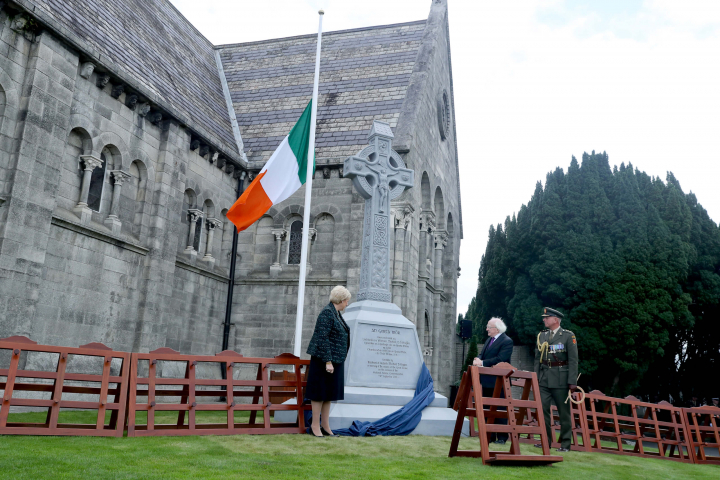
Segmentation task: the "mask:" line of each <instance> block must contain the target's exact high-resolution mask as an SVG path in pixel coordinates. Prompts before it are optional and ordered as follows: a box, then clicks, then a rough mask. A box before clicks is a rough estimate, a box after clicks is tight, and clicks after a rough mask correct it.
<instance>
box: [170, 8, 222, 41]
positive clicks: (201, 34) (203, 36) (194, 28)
mask: <svg viewBox="0 0 720 480" xmlns="http://www.w3.org/2000/svg"><path fill="white" fill-rule="evenodd" d="M162 1H163V3H165V4H167V5H170V6H171V7H172V9H173V10H175V12H177V14H178V15H180V17H181V18H182V19H183V20H185V22H186V23H187V24H188V25H190V26H191V27H192V29H193V30H195V32H197V34H198V35H200V36H201V37H202V38H203V40H205V41H206V42H207V43H208V45H210V46H211V47H212V48H213V50H214V49H215V44H214V43H212V42H211V41H210V39H209V38H207V37H206V36H205V35H203V33H202V32H201V31H200V30H198V29H197V27H196V26H195V25H194V24H193V23H192V22H191V21H190V20H188V18H187V17H186V16H185V15H183V13H182V12H181V11H180V10H178V8H177V7H176V6H175V4H173V3H172V1H171V0H162Z"/></svg>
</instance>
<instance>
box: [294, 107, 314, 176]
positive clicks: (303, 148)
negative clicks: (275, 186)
mask: <svg viewBox="0 0 720 480" xmlns="http://www.w3.org/2000/svg"><path fill="white" fill-rule="evenodd" d="M311 117H312V100H310V103H308V105H307V107H305V111H304V112H303V114H302V115H300V119H299V120H298V121H297V123H296V124H295V126H294V127H293V128H292V130H290V135H288V143H289V144H290V149H291V150H292V151H293V153H294V154H295V158H297V162H298V177H300V184H301V185H305V180H306V178H305V177H307V154H308V147H309V145H310V120H311ZM314 157H315V155H313V175H314V174H315V158H314Z"/></svg>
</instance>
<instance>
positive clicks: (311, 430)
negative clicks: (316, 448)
mask: <svg viewBox="0 0 720 480" xmlns="http://www.w3.org/2000/svg"><path fill="white" fill-rule="evenodd" d="M320 433H322V434H323V435H315V432H313V429H312V428H310V435H312V436H313V437H315V438H323V437H324V436H325V435H324V433H325V431H324V430H323V429H322V427H320Z"/></svg>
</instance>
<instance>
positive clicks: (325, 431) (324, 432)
mask: <svg viewBox="0 0 720 480" xmlns="http://www.w3.org/2000/svg"><path fill="white" fill-rule="evenodd" d="M320 433H322V434H323V437H337V435H335V434H334V433H329V432H328V431H327V430H325V429H324V428H323V427H320Z"/></svg>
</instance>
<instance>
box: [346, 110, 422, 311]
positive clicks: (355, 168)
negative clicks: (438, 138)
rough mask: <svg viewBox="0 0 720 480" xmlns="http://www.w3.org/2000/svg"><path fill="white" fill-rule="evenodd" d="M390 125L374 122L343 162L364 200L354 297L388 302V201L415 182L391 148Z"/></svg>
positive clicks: (412, 173)
mask: <svg viewBox="0 0 720 480" xmlns="http://www.w3.org/2000/svg"><path fill="white" fill-rule="evenodd" d="M393 138H394V135H393V133H392V130H391V129H390V125H388V124H387V123H385V122H379V121H375V122H373V126H372V128H371V129H370V134H369V135H368V141H369V143H370V145H369V146H367V147H365V148H364V149H363V150H361V151H360V153H358V154H357V155H356V156H353V157H348V158H347V159H346V160H345V163H344V165H343V174H344V177H347V178H351V179H352V181H353V185H354V186H355V189H356V190H357V191H358V193H359V194H360V195H361V196H362V197H363V198H364V199H365V218H364V222H363V242H362V245H363V250H362V257H361V261H360V291H359V292H358V297H357V299H358V300H377V301H381V302H389V301H390V300H391V294H390V242H389V239H390V231H389V229H390V225H391V223H390V200H392V199H394V198H397V197H399V196H400V194H401V193H402V192H403V191H405V189H406V188H412V186H413V185H414V183H415V172H413V171H412V170H410V169H408V168H405V163H404V162H403V161H402V158H400V155H398V153H397V152H395V151H394V150H392V148H391V145H392V139H393Z"/></svg>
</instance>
